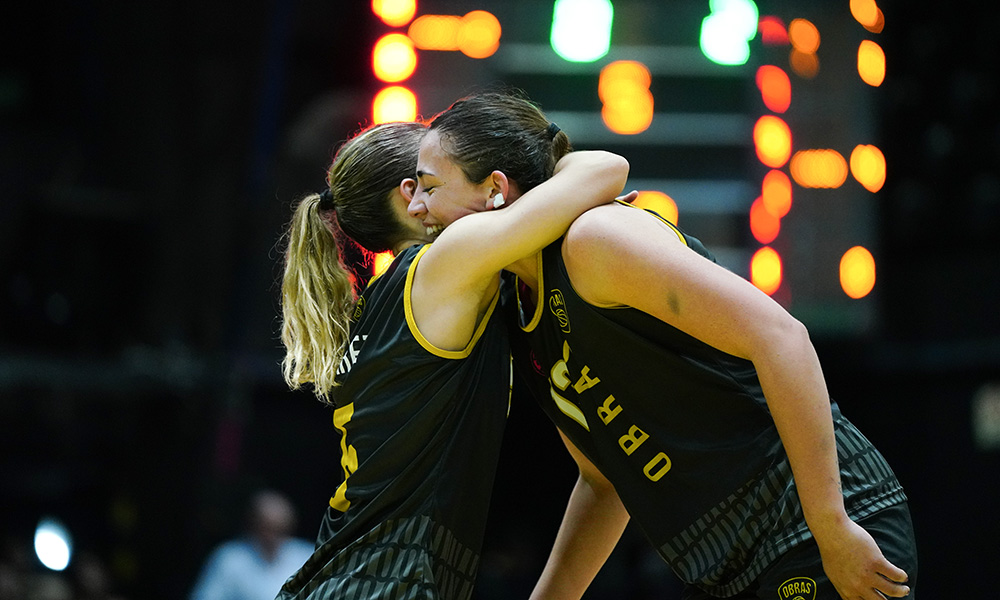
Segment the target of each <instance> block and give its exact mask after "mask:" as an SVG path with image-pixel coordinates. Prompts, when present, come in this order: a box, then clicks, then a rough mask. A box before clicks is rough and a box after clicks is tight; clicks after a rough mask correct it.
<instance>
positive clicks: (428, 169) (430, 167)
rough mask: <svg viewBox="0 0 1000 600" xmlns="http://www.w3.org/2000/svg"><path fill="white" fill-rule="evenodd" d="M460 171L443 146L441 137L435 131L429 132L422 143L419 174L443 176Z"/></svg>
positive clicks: (419, 156)
mask: <svg viewBox="0 0 1000 600" xmlns="http://www.w3.org/2000/svg"><path fill="white" fill-rule="evenodd" d="M457 169H458V165H456V164H455V163H454V162H452V159H451V156H449V155H448V153H447V152H445V151H444V148H443V147H442V146H441V136H440V134H439V133H438V132H437V131H435V130H431V131H429V132H427V135H425V136H424V139H423V140H422V141H421V142H420V154H419V155H418V156H417V174H418V175H419V174H421V173H422V174H425V175H435V176H442V175H446V174H449V173H452V172H453V171H454V170H457Z"/></svg>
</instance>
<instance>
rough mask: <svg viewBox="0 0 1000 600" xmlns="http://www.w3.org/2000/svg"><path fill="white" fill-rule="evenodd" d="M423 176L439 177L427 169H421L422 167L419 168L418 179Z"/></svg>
mask: <svg viewBox="0 0 1000 600" xmlns="http://www.w3.org/2000/svg"><path fill="white" fill-rule="evenodd" d="M421 177H437V176H436V175H434V173H428V172H427V171H421V170H420V169H417V179H420V178H421Z"/></svg>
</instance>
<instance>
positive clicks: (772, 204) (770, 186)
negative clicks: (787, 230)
mask: <svg viewBox="0 0 1000 600" xmlns="http://www.w3.org/2000/svg"><path fill="white" fill-rule="evenodd" d="M761 198H762V199H763V204H764V208H766V209H767V212H769V213H771V214H772V215H774V216H775V217H777V218H779V219H780V218H782V217H784V216H785V215H787V214H788V211H790V210H791V209H792V181H791V180H790V179H789V178H788V175H785V173H784V171H778V170H777V169H773V170H771V171H768V172H767V175H764V184H763V185H762V186H761Z"/></svg>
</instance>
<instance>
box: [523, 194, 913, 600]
mask: <svg viewBox="0 0 1000 600" xmlns="http://www.w3.org/2000/svg"><path fill="white" fill-rule="evenodd" d="M654 215H655V213H654ZM661 220H662V219H661ZM664 223H666V224H667V225H668V226H669V227H670V229H671V230H672V231H674V233H676V235H677V236H678V237H679V238H680V239H681V240H682V241H683V242H685V244H687V246H688V247H689V248H690V249H691V251H695V252H698V253H699V254H701V255H702V256H704V257H706V258H707V259H710V260H714V259H712V258H711V255H710V254H709V252H708V251H707V250H705V248H704V246H703V245H702V244H701V242H699V241H698V240H697V239H695V238H692V237H689V236H687V235H685V234H684V233H683V232H681V231H680V230H678V229H677V228H676V227H675V226H673V225H672V224H670V223H669V222H667V221H665V220H664ZM561 248H562V241H561V240H560V241H557V242H555V243H554V244H551V245H550V246H548V247H547V248H545V249H544V250H543V251H542V252H541V254H540V258H539V266H538V269H539V273H538V290H539V294H538V295H539V298H538V302H537V305H536V306H534V307H531V306H529V303H530V300H529V299H528V297H527V296H526V295H525V294H523V293H521V294H518V293H517V291H516V290H517V287H516V286H515V285H506V286H504V290H505V292H504V293H505V296H504V305H505V307H506V309H508V310H506V312H507V313H508V315H509V316H511V317H512V318H511V322H510V325H511V344H512V349H513V355H514V362H515V366H516V370H517V371H518V373H519V374H520V375H521V376H523V378H524V379H525V381H526V383H527V385H528V388H529V389H530V390H531V391H532V393H533V395H534V396H535V397H536V399H537V400H538V401H539V402H540V404H541V406H542V408H543V410H544V411H545V412H546V413H547V414H548V416H549V417H550V418H551V419H552V421H553V422H554V423H555V424H556V425H557V426H558V427H559V429H560V430H562V431H563V433H564V434H566V436H567V437H568V438H569V439H570V441H572V442H573V444H574V445H575V446H576V447H577V448H579V449H580V451H582V452H583V453H584V455H586V456H587V458H588V459H589V460H590V461H591V462H593V463H594V464H595V465H596V466H597V467H598V468H599V469H600V471H601V472H602V473H603V474H604V476H605V477H607V478H608V479H609V480H610V481H611V482H612V483H613V484H614V486H615V489H616V490H617V491H618V494H619V496H620V497H621V500H622V502H623V503H624V505H625V507H626V508H627V509H628V512H629V514H630V515H631V517H632V521H633V522H634V523H636V524H637V525H638V527H640V528H641V530H642V531H643V533H644V534H645V536H646V537H647V538H648V539H649V540H650V542H651V543H652V545H653V546H654V547H655V548H656V549H657V551H658V552H659V554H660V555H661V557H662V558H663V559H664V560H665V561H666V562H667V563H668V564H669V565H670V567H671V568H672V570H673V571H674V572H675V573H676V574H677V576H678V577H679V578H680V579H681V580H682V581H684V582H686V583H688V584H691V585H696V586H697V587H699V588H701V589H703V590H705V591H707V592H709V593H711V594H712V595H715V596H722V597H725V596H730V595H734V594H736V593H737V592H739V591H741V590H742V589H744V588H745V587H746V586H747V585H748V584H749V583H750V582H751V581H753V579H754V578H755V577H757V576H758V575H759V574H760V573H761V572H762V571H763V570H764V569H765V568H766V567H767V566H768V565H769V564H770V563H771V562H773V561H774V560H775V559H776V558H777V557H779V556H780V555H782V554H783V553H784V552H786V551H788V550H789V549H790V548H793V547H794V546H796V545H797V544H799V543H800V542H802V541H803V540H806V539H808V538H809V537H810V536H811V534H810V532H809V529H808V528H807V526H806V524H805V521H804V518H803V515H802V507H801V505H800V504H799V499H798V495H797V493H796V491H795V484H794V481H793V479H792V474H791V468H790V466H789V463H788V457H787V456H786V455H785V451H784V448H783V446H782V443H781V440H780V438H779V437H778V432H777V429H776V428H775V425H774V421H773V419H772V417H771V415H770V412H769V410H768V407H767V403H766V402H765V399H764V394H763V392H762V391H761V387H760V383H759V381H758V379H757V373H756V371H755V369H754V366H753V364H752V363H751V362H750V361H747V360H743V359H740V358H737V357H734V356H732V355H729V354H727V353H725V352H722V351H720V350H718V349H716V348H713V347H712V346H709V345H708V344H705V343H703V342H701V341H699V340H697V339H695V338H694V337H691V336H689V335H687V334H685V333H683V332H682V331H680V330H678V329H676V328H674V327H672V326H670V325H668V324H666V323H664V322H663V321H661V320H659V319H657V318H655V317H653V316H651V315H649V314H647V313H644V312H642V311H639V310H636V309H633V308H628V307H622V308H599V307H596V306H593V305H591V304H588V303H587V302H586V301H585V300H583V299H582V298H580V296H578V295H577V294H576V293H575V291H574V289H573V286H572V284H571V282H570V279H569V275H568V274H567V271H566V266H565V263H564V262H563V257H562V251H561ZM511 290H514V292H513V293H511ZM833 418H834V426H835V431H836V439H837V448H838V455H839V459H840V467H841V478H842V484H843V492H844V496H845V501H846V506H847V510H848V514H849V515H850V516H851V517H852V518H853V519H855V520H857V519H859V518H863V517H865V516H867V515H869V514H871V513H873V512H875V511H877V510H879V509H880V508H884V507H887V506H890V505H894V504H898V503H901V502H904V501H905V495H904V493H903V490H902V488H901V486H900V484H899V483H898V482H897V480H896V478H895V476H894V475H893V473H892V471H891V470H890V468H889V465H888V464H887V463H886V461H885V460H884V459H883V457H882V456H881V455H880V454H879V453H878V452H877V451H876V449H875V448H874V447H873V446H872V445H871V443H869V442H868V440H867V439H865V438H864V436H862V435H861V433H860V432H859V431H858V430H857V429H856V428H855V427H854V426H853V425H852V424H851V423H850V422H849V421H847V419H845V418H844V417H843V415H842V414H841V413H840V410H839V408H838V407H837V406H836V404H834V405H833Z"/></svg>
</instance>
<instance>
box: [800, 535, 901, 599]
mask: <svg viewBox="0 0 1000 600" xmlns="http://www.w3.org/2000/svg"><path fill="white" fill-rule="evenodd" d="M817 543H819V538H817ZM820 556H821V557H822V559H823V570H824V571H826V575H827V577H829V578H830V582H831V583H833V586H834V587H835V588H836V589H837V593H839V594H840V596H841V597H842V598H844V599H845V600H884V599H885V598H902V597H904V596H906V595H907V594H909V593H910V588H909V587H908V586H906V585H905V583H906V581H907V579H908V576H907V574H906V572H905V571H903V570H902V569H900V568H898V567H896V566H895V565H893V564H892V563H890V562H889V561H888V560H886V559H885V557H884V556H883V555H882V551H881V550H879V548H878V545H877V544H876V543H875V540H874V539H873V538H872V536H871V534H869V533H868V532H867V531H865V530H864V528H862V527H861V526H860V525H858V524H857V523H854V522H853V521H849V522H848V524H847V525H846V526H845V527H844V529H843V530H842V531H839V532H838V533H837V534H835V535H832V536H825V537H824V542H823V543H822V544H820Z"/></svg>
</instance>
